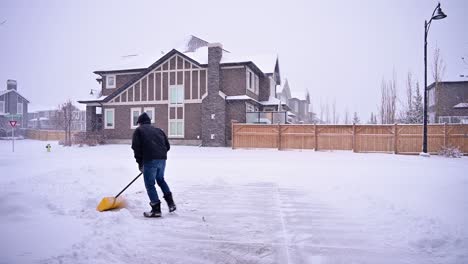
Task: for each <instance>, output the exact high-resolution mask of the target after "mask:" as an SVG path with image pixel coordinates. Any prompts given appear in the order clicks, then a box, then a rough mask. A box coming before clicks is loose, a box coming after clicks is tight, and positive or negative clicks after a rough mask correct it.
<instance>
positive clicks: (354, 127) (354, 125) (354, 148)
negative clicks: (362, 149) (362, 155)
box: [353, 122, 357, 152]
mask: <svg viewBox="0 0 468 264" xmlns="http://www.w3.org/2000/svg"><path fill="white" fill-rule="evenodd" d="M353 152H357V151H356V123H354V122H353Z"/></svg>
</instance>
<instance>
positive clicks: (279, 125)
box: [278, 122, 281, 150]
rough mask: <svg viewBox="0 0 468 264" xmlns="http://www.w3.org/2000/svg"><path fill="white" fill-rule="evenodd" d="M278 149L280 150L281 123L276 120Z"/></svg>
mask: <svg viewBox="0 0 468 264" xmlns="http://www.w3.org/2000/svg"><path fill="white" fill-rule="evenodd" d="M278 150H281V124H280V122H278Z"/></svg>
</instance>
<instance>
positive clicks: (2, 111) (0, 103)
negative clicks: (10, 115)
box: [0, 101, 5, 113]
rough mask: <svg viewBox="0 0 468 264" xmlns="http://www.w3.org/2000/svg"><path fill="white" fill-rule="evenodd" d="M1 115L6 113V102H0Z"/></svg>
mask: <svg viewBox="0 0 468 264" xmlns="http://www.w3.org/2000/svg"><path fill="white" fill-rule="evenodd" d="M0 113H5V102H4V101H0Z"/></svg>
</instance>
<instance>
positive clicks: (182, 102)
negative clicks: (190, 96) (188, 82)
mask: <svg viewBox="0 0 468 264" xmlns="http://www.w3.org/2000/svg"><path fill="white" fill-rule="evenodd" d="M179 88H180V91H182V101H181V102H179V90H178V89H179ZM174 89H175V95H176V102H175V103H173V102H172V98H171V92H172V90H174ZM168 90H169V91H168V92H169V98H168V99H169V100H168V101H169V105H173V106H174V105H181V104H184V100H185V87H184V85H182V84H173V85H169V89H168Z"/></svg>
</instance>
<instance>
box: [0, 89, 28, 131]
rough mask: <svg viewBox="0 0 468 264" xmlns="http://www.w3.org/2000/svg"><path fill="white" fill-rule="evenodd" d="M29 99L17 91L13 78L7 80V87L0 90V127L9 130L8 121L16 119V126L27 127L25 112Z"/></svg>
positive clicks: (26, 111)
mask: <svg viewBox="0 0 468 264" xmlns="http://www.w3.org/2000/svg"><path fill="white" fill-rule="evenodd" d="M28 104H29V101H28V99H26V98H25V97H24V96H22V95H21V94H20V93H19V92H18V86H17V82H16V81H15V80H8V81H7V89H6V90H3V91H1V90H0V129H1V130H3V133H5V131H9V130H10V129H11V127H10V124H9V121H10V120H16V121H18V123H17V124H16V127H17V128H26V127H27V113H28Z"/></svg>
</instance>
